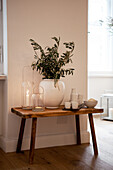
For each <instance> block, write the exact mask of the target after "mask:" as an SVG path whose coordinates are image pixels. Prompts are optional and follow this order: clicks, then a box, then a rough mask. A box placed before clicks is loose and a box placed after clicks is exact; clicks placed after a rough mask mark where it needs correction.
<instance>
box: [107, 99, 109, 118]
mask: <svg viewBox="0 0 113 170" xmlns="http://www.w3.org/2000/svg"><path fill="white" fill-rule="evenodd" d="M107 116H108V117H109V98H107Z"/></svg>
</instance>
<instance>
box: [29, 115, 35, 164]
mask: <svg viewBox="0 0 113 170" xmlns="http://www.w3.org/2000/svg"><path fill="white" fill-rule="evenodd" d="M36 125H37V118H32V131H31V144H30V153H29V163H30V164H32V163H33V157H34V148H35V135H36Z"/></svg>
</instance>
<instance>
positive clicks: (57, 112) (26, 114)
mask: <svg viewBox="0 0 113 170" xmlns="http://www.w3.org/2000/svg"><path fill="white" fill-rule="evenodd" d="M63 108H64V106H60V107H59V108H58V109H45V110H44V111H43V112H33V111H32V110H24V109H22V108H20V107H17V108H11V112H12V113H14V114H16V115H18V116H20V117H22V118H33V117H54V116H66V115H81V114H89V113H103V109H102V108H100V109H98V108H82V109H80V110H79V111H76V110H62V109H63Z"/></svg>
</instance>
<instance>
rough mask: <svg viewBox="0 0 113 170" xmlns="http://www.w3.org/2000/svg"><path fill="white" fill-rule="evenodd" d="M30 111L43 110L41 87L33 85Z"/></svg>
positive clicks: (42, 90) (42, 91)
mask: <svg viewBox="0 0 113 170" xmlns="http://www.w3.org/2000/svg"><path fill="white" fill-rule="evenodd" d="M32 111H34V112H42V111H44V89H43V88H42V87H35V88H34V89H33V95H32Z"/></svg>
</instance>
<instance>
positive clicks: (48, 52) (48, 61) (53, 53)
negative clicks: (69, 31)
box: [30, 37, 75, 81]
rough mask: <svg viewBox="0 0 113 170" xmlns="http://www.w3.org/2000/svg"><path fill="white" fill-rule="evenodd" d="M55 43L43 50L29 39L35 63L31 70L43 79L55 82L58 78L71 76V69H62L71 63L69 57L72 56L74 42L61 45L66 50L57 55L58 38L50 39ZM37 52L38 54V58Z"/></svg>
mask: <svg viewBox="0 0 113 170" xmlns="http://www.w3.org/2000/svg"><path fill="white" fill-rule="evenodd" d="M52 39H53V40H54V41H55V43H54V45H53V47H48V46H47V47H45V50H44V49H43V48H42V47H41V46H40V45H39V44H38V43H37V42H35V41H34V40H33V39H30V42H31V45H32V47H33V50H34V53H35V54H34V58H35V59H36V61H35V62H34V63H33V64H32V68H33V70H34V69H36V70H37V71H38V72H39V73H40V74H41V75H42V76H43V79H55V81H57V80H58V79H60V77H65V75H70V74H71V75H73V71H74V69H73V68H69V69H64V68H63V67H64V66H65V65H66V64H68V63H72V59H71V57H72V56H73V54H72V53H73V50H74V47H75V44H74V42H68V43H63V45H64V46H65V48H66V52H64V53H62V55H60V54H59V52H58V48H59V44H60V37H59V38H56V37H52ZM37 51H39V52H40V57H39V56H38V53H37Z"/></svg>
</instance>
